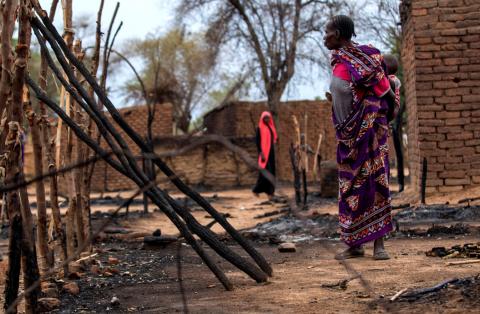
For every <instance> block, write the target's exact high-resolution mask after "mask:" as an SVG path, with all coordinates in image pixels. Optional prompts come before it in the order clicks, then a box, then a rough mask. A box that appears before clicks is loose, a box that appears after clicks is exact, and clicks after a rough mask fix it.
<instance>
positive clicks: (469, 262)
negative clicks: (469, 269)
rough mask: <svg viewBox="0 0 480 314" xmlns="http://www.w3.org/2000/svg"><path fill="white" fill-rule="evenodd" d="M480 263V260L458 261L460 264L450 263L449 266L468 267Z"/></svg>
mask: <svg viewBox="0 0 480 314" xmlns="http://www.w3.org/2000/svg"><path fill="white" fill-rule="evenodd" d="M478 263H480V259H473V260H468V261H458V262H448V263H447V264H446V265H447V266H455V265H467V264H478Z"/></svg>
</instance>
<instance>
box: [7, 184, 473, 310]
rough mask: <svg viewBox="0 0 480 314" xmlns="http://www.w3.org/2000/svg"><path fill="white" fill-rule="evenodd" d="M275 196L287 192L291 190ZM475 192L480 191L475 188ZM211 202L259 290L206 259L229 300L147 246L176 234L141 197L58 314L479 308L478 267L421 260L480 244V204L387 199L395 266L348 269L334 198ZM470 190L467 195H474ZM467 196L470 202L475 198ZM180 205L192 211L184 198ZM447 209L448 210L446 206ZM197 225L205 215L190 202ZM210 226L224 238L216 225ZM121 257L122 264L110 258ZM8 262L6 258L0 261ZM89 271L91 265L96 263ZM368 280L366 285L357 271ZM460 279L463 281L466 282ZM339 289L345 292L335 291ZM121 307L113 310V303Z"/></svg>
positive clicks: (189, 259) (211, 280)
mask: <svg viewBox="0 0 480 314" xmlns="http://www.w3.org/2000/svg"><path fill="white" fill-rule="evenodd" d="M280 193H281V194H286V195H289V194H291V191H290V190H289V189H282V190H281V191H280ZM475 193H477V195H479V194H480V191H476V192H475ZM203 194H204V195H205V196H206V197H208V199H209V201H211V202H212V204H213V205H214V206H215V207H216V208H217V209H218V210H219V211H221V212H223V213H225V214H227V215H228V220H229V221H230V223H231V224H232V225H233V226H235V227H236V228H237V229H238V230H241V232H242V233H243V234H244V235H245V236H246V237H248V238H249V239H250V240H251V241H253V243H254V245H255V246H256V247H257V249H258V250H259V251H260V252H261V253H262V254H264V256H265V257H266V258H267V259H268V260H269V261H270V262H271V264H272V266H273V269H274V276H273V277H272V278H270V280H269V282H268V283H266V284H257V283H255V282H254V281H253V280H251V279H250V278H249V277H248V276H247V275H245V274H244V273H241V272H240V271H238V270H237V269H236V268H234V267H233V266H231V265H230V264H228V263H227V262H225V261H224V260H221V259H220V258H217V257H216V255H215V254H214V252H212V250H210V249H208V248H206V250H207V251H208V252H209V253H210V255H211V256H214V257H215V259H216V260H217V262H218V263H219V264H220V265H221V268H222V269H224V270H225V272H226V274H227V276H228V277H229V278H230V279H231V281H232V282H233V284H234V285H235V290H234V291H232V292H227V291H225V290H224V289H223V287H222V286H221V285H220V284H219V283H218V281H217V280H216V278H215V277H214V276H213V275H212V273H211V272H210V271H209V270H208V268H207V267H205V265H203V264H202V261H201V260H200V258H198V257H197V255H196V254H195V252H193V250H192V249H190V247H189V246H187V245H185V244H184V243H183V241H181V240H180V241H177V242H174V243H172V244H170V245H168V246H166V247H163V248H156V249H151V248H148V247H147V248H146V247H144V246H143V236H145V235H149V234H151V233H152V232H153V231H155V230H156V229H161V231H162V234H163V235H173V236H175V235H177V231H176V229H175V228H174V226H173V225H172V224H171V223H169V222H168V220H167V219H166V218H165V216H164V215H163V214H162V213H160V212H159V211H158V210H154V209H153V208H150V214H147V215H144V214H143V213H141V212H140V210H141V206H142V205H141V204H142V203H141V201H137V202H135V203H134V204H132V206H131V208H130V213H129V216H128V218H127V217H126V216H125V214H124V213H123V214H121V215H120V216H119V217H118V218H116V219H115V220H114V221H113V223H112V225H111V226H110V227H109V229H108V230H107V231H108V232H107V233H102V234H101V236H100V237H99V239H98V241H97V243H96V244H95V246H94V252H96V253H97V255H96V256H94V257H93V259H91V260H87V261H85V262H83V269H81V270H80V272H79V275H80V278H79V279H75V280H70V279H63V280H62V279H59V280H57V281H56V283H57V285H58V288H59V290H60V291H62V289H61V288H62V286H63V285H64V283H65V282H68V281H75V282H76V283H77V284H78V285H79V288H80V293H79V294H78V295H71V294H69V293H66V292H61V295H60V299H61V302H62V306H61V308H60V309H58V310H57V311H55V312H56V313H128V312H140V313H172V312H187V311H188V312H189V313H291V312H297V313H315V312H322V313H365V312H369V313H381V312H399V313H410V312H420V311H423V312H426V313H431V312H434V313H465V312H480V305H479V304H478V303H479V301H478V300H480V293H479V292H480V291H479V290H480V289H479V279H477V278H475V276H477V275H478V274H479V273H480V264H479V263H477V264H464V265H453V266H447V262H449V261H452V260H454V261H461V260H466V259H461V258H456V259H449V260H444V259H442V258H439V257H429V256H426V254H425V252H427V251H430V250H431V249H432V248H433V247H442V246H443V247H446V248H450V247H452V246H455V245H463V244H466V243H477V242H479V241H480V237H479V235H480V231H479V226H480V206H479V204H480V202H478V201H477V202H468V203H461V204H457V201H458V200H457V199H458V198H461V197H465V195H455V196H451V197H450V198H447V199H446V198H437V199H432V202H435V203H437V204H429V205H423V206H422V205H415V204H414V202H412V201H411V200H409V194H408V192H407V193H402V194H399V195H396V196H395V197H394V205H397V206H398V205H402V204H406V203H408V204H407V205H408V206H406V205H405V206H401V207H402V208H401V209H396V210H395V220H396V231H395V232H393V233H392V234H391V235H390V237H389V238H388V240H387V242H386V248H387V250H388V252H389V253H390V255H391V257H392V259H391V260H389V261H374V260H373V259H372V247H371V245H370V246H367V248H366V249H367V255H366V256H365V257H364V258H359V259H354V260H349V261H348V265H349V267H347V268H346V267H345V266H344V265H343V264H341V263H339V262H338V261H336V260H334V259H333V255H334V254H335V253H336V252H338V251H340V250H342V249H344V246H343V244H342V243H341V242H340V241H339V235H338V232H337V216H336V201H335V200H334V199H322V198H318V197H315V196H312V197H311V199H310V203H309V205H310V206H309V210H307V211H299V212H295V214H294V215H293V214H291V213H290V212H289V206H288V203H285V202H279V203H269V202H266V201H265V199H263V198H261V199H256V198H253V197H252V196H251V194H250V192H249V191H248V190H231V191H223V192H205V193H203ZM471 195H472V193H469V194H468V196H471ZM473 195H475V194H474V193H473ZM125 197H128V193H125V194H119V195H116V194H113V195H109V198H106V199H105V200H102V199H98V202H97V204H96V205H95V206H94V208H93V209H94V213H93V218H94V219H93V224H94V227H95V226H98V225H100V223H101V222H102V221H104V219H107V217H108V216H109V215H108V212H110V211H112V210H113V209H114V208H115V207H116V206H117V205H118V203H120V202H121V200H122V198H125ZM184 201H185V202H186V205H187V206H190V205H191V204H190V203H188V201H187V200H184ZM447 202H448V204H446V203H447ZM191 208H192V214H193V215H194V216H195V217H196V218H197V219H198V220H199V221H200V222H201V223H202V224H205V225H206V224H208V223H210V222H212V219H211V217H210V216H209V215H207V214H206V213H205V212H203V211H201V210H199V209H198V208H196V207H195V206H191ZM212 230H214V231H215V232H219V233H220V231H221V229H220V228H219V226H218V224H215V225H213V227H212ZM220 234H221V239H222V240H223V241H224V242H225V243H227V244H228V245H229V246H231V248H232V249H234V250H235V251H237V252H238V253H239V254H241V255H243V256H245V253H244V252H243V251H242V250H240V248H239V247H238V246H237V245H236V244H234V243H233V242H232V241H231V240H230V239H229V237H227V236H225V235H222V233H220ZM286 241H291V242H295V244H296V246H297V251H296V252H295V253H279V252H278V244H279V243H281V242H286ZM112 258H114V259H115V258H116V259H118V264H116V263H113V264H111V262H110V263H109V259H110V260H112ZM0 264H1V265H0V266H1V267H4V266H5V261H4V262H2V263H0ZM92 266H93V267H92ZM358 273H359V274H360V275H361V279H364V280H365V282H366V284H367V285H365V284H362V282H361V280H360V279H359V278H358V277H357V274H358ZM454 278H459V279H461V280H459V281H457V282H455V283H452V284H450V285H448V286H447V287H446V288H444V289H440V290H438V291H435V292H432V293H427V294H424V295H421V296H420V297H419V298H415V299H412V298H403V297H400V298H398V299H397V300H396V301H395V302H390V301H389V299H390V298H391V297H392V296H394V295H395V294H396V293H397V292H399V291H400V290H403V289H405V288H408V290H407V292H406V295H408V293H410V292H412V291H414V290H415V289H421V288H426V287H432V286H435V285H437V284H438V283H440V282H442V281H445V280H447V279H454ZM464 278H466V279H465V280H464ZM339 283H341V284H339ZM114 297H115V298H118V304H116V305H112V304H111V301H112V298H114Z"/></svg>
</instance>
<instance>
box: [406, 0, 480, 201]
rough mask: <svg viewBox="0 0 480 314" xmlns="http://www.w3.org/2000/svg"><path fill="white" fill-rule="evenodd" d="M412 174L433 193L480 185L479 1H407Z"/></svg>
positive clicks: (407, 75)
mask: <svg viewBox="0 0 480 314" xmlns="http://www.w3.org/2000/svg"><path fill="white" fill-rule="evenodd" d="M401 12H402V24H403V35H404V39H403V44H402V46H403V47H402V61H403V64H404V67H405V69H404V73H405V92H406V103H407V111H408V116H409V118H408V136H409V153H410V156H409V158H410V169H411V176H412V182H413V186H414V188H415V189H418V188H419V186H420V177H421V162H422V160H423V158H424V157H426V158H427V162H428V174H427V192H437V191H438V192H452V191H459V190H462V189H463V188H464V187H467V186H470V185H476V184H479V183H480V123H479V122H480V89H479V86H480V58H479V57H478V56H479V55H480V1H479V0H411V1H410V0H403V1H402V4H401Z"/></svg>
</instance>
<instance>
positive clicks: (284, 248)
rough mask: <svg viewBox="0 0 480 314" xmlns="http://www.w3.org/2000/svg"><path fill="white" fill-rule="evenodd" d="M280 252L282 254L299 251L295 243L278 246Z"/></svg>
mask: <svg viewBox="0 0 480 314" xmlns="http://www.w3.org/2000/svg"><path fill="white" fill-rule="evenodd" d="M278 251H279V252H281V253H293V252H296V251H297V247H296V246H295V244H294V243H291V242H285V243H282V244H280V245H279V246H278Z"/></svg>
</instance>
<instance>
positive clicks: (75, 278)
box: [68, 272, 83, 280]
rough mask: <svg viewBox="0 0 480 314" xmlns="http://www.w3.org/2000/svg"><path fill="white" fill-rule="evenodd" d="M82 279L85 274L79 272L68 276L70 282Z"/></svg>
mask: <svg viewBox="0 0 480 314" xmlns="http://www.w3.org/2000/svg"><path fill="white" fill-rule="evenodd" d="M82 277H83V273H79V272H73V273H70V274H68V279H70V280H78V279H80V278H82Z"/></svg>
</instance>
